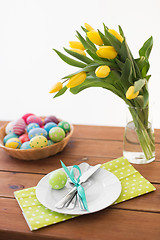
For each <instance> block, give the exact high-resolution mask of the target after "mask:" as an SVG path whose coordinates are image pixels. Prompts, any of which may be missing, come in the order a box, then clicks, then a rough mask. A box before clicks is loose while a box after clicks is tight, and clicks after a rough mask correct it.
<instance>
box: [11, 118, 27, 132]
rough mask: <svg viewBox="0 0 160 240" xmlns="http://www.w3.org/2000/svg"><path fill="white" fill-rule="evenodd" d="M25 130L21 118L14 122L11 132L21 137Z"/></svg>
mask: <svg viewBox="0 0 160 240" xmlns="http://www.w3.org/2000/svg"><path fill="white" fill-rule="evenodd" d="M25 129H26V124H25V121H24V120H23V119H22V118H20V119H18V120H16V121H15V123H14V125H13V131H14V133H15V134H17V135H21V134H23V133H24V132H25Z"/></svg>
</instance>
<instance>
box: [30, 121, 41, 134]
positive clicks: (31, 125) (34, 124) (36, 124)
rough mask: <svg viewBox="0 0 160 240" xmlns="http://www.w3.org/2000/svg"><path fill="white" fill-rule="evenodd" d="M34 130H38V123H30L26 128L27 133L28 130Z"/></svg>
mask: <svg viewBox="0 0 160 240" xmlns="http://www.w3.org/2000/svg"><path fill="white" fill-rule="evenodd" d="M34 128H40V126H39V124H38V123H30V124H29V125H28V126H27V132H29V131H30V130H32V129H34Z"/></svg>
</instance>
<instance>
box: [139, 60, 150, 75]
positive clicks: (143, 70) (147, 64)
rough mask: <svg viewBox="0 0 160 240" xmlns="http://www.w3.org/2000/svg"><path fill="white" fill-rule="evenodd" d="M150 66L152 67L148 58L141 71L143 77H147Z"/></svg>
mask: <svg viewBox="0 0 160 240" xmlns="http://www.w3.org/2000/svg"><path fill="white" fill-rule="evenodd" d="M149 68H150V64H149V62H148V60H146V64H145V65H144V67H143V68H142V71H141V73H142V77H143V78H145V77H146V75H147V72H148V70H149Z"/></svg>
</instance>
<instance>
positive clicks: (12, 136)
mask: <svg viewBox="0 0 160 240" xmlns="http://www.w3.org/2000/svg"><path fill="white" fill-rule="evenodd" d="M18 137H19V136H18V135H17V134H15V133H9V134H7V135H6V136H5V137H4V139H3V142H4V144H6V142H7V141H8V140H9V139H10V138H18Z"/></svg>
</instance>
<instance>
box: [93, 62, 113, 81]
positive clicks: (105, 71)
mask: <svg viewBox="0 0 160 240" xmlns="http://www.w3.org/2000/svg"><path fill="white" fill-rule="evenodd" d="M110 71H111V70H110V68H109V67H108V66H107V65H103V66H99V67H98V68H96V71H95V74H96V76H97V77H99V78H105V77H107V76H108V75H109V73H110Z"/></svg>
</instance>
